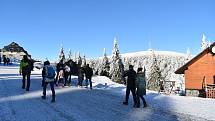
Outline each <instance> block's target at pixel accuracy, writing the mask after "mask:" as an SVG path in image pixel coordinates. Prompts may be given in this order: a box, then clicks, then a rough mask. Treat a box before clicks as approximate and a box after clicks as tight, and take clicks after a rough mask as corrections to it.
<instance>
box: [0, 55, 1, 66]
mask: <svg viewBox="0 0 215 121" xmlns="http://www.w3.org/2000/svg"><path fill="white" fill-rule="evenodd" d="M0 64H1V55H0Z"/></svg>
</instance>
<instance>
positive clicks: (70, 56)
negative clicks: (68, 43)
mask: <svg viewBox="0 0 215 121" xmlns="http://www.w3.org/2000/svg"><path fill="white" fill-rule="evenodd" d="M68 60H72V52H71V49H69V52H68Z"/></svg>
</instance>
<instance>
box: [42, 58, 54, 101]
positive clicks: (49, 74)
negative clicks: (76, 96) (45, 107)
mask: <svg viewBox="0 0 215 121" xmlns="http://www.w3.org/2000/svg"><path fill="white" fill-rule="evenodd" d="M42 77H44V85H43V96H42V99H46V87H47V85H48V84H50V87H51V91H52V100H51V102H52V103H54V102H55V89H54V85H55V82H54V80H55V70H54V68H53V67H52V66H51V65H50V62H49V61H46V62H44V67H43V70H42Z"/></svg>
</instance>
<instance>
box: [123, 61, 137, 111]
mask: <svg viewBox="0 0 215 121" xmlns="http://www.w3.org/2000/svg"><path fill="white" fill-rule="evenodd" d="M136 76H137V74H136V72H135V71H134V69H133V66H132V65H129V70H127V71H125V73H124V75H123V77H128V78H127V83H126V97H125V101H124V102H123V104H124V105H128V99H129V95H130V91H131V92H132V96H133V100H134V106H133V107H136V102H137V101H136V94H135V89H136V84H135V81H136Z"/></svg>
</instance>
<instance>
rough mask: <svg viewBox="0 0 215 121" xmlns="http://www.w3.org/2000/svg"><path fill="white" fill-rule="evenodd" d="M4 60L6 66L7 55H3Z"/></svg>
mask: <svg viewBox="0 0 215 121" xmlns="http://www.w3.org/2000/svg"><path fill="white" fill-rule="evenodd" d="M3 62H4V66H5V65H6V64H7V58H6V56H5V55H3Z"/></svg>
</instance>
